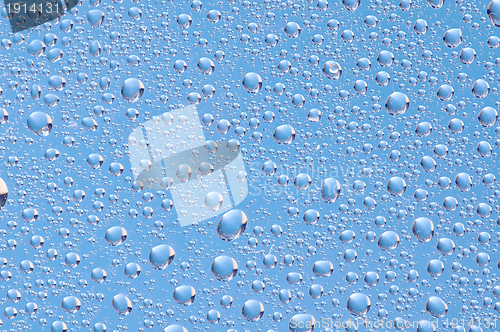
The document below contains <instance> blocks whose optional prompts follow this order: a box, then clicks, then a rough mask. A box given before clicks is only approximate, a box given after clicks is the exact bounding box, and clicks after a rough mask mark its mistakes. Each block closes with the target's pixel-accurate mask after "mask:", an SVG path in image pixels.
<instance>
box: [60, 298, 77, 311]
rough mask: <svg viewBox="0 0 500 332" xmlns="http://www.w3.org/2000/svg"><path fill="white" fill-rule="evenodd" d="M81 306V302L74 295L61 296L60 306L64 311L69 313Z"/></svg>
mask: <svg viewBox="0 0 500 332" xmlns="http://www.w3.org/2000/svg"><path fill="white" fill-rule="evenodd" d="M81 306H82V302H80V300H79V299H78V298H77V297H75V296H66V297H65V298H63V300H62V303H61V307H62V308H63V310H64V311H66V312H69V313H75V312H77V311H78V310H80V307H81Z"/></svg>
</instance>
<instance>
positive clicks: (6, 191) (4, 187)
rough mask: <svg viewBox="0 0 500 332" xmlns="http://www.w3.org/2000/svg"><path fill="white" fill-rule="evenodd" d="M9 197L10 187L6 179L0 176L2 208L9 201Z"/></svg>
mask: <svg viewBox="0 0 500 332" xmlns="http://www.w3.org/2000/svg"><path fill="white" fill-rule="evenodd" d="M7 197H9V188H7V184H6V183H5V181H4V180H3V179H2V178H0V210H1V209H2V208H3V207H4V205H5V203H6V202H7Z"/></svg>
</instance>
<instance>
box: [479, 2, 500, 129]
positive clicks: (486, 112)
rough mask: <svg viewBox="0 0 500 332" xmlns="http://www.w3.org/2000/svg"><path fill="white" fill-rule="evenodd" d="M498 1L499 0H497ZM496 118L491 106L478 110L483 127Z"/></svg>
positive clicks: (495, 112) (493, 121)
mask: <svg viewBox="0 0 500 332" xmlns="http://www.w3.org/2000/svg"><path fill="white" fill-rule="evenodd" d="M499 2H500V0H499ZM497 119H498V112H497V110H496V109H494V108H493V107H489V106H487V107H485V108H483V109H482V110H481V112H479V115H478V121H479V123H480V124H481V126H483V127H486V128H488V127H492V126H494V125H495V123H496V122H497Z"/></svg>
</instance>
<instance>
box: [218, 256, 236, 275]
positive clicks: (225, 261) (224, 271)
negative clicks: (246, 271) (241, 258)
mask: <svg viewBox="0 0 500 332" xmlns="http://www.w3.org/2000/svg"><path fill="white" fill-rule="evenodd" d="M212 273H213V275H214V276H215V278H217V280H220V281H229V280H231V279H233V278H234V277H235V276H236V274H237V273H238V263H236V261H235V260H234V259H233V258H231V257H228V256H219V257H217V258H215V259H214V261H213V262H212Z"/></svg>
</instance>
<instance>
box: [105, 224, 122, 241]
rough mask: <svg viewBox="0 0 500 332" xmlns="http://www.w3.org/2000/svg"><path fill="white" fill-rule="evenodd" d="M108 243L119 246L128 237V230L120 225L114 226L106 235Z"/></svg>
mask: <svg viewBox="0 0 500 332" xmlns="http://www.w3.org/2000/svg"><path fill="white" fill-rule="evenodd" d="M104 239H105V240H106V243H107V244H109V245H110V246H118V245H120V244H122V243H123V242H124V241H125V240H126V239H127V231H126V230H125V228H123V227H120V226H113V227H111V228H110V229H108V230H107V231H106V234H105V235H104Z"/></svg>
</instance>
